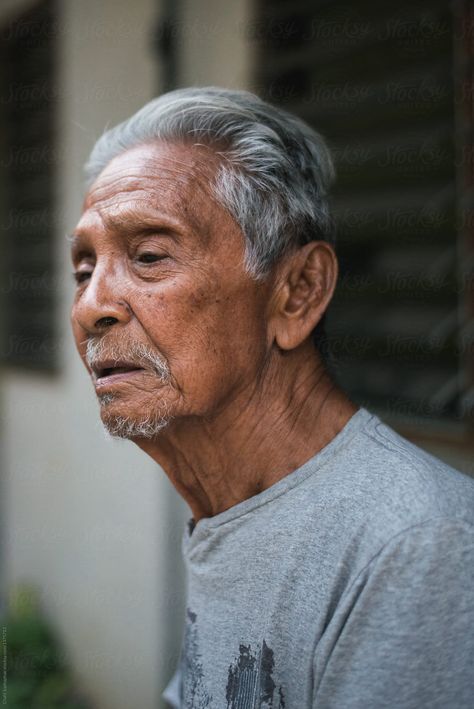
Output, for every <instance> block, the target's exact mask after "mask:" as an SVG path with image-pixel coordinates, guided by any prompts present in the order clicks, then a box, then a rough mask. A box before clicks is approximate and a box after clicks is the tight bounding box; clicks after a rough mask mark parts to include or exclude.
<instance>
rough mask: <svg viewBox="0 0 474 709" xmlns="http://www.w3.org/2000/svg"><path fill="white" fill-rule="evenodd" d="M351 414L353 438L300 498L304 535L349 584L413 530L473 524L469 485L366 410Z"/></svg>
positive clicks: (473, 487) (473, 495)
mask: <svg viewBox="0 0 474 709" xmlns="http://www.w3.org/2000/svg"><path fill="white" fill-rule="evenodd" d="M356 416H357V419H358V421H357V423H356V421H354V422H353V423H352V433H351V436H350V437H347V438H346V440H345V441H344V445H343V446H339V447H338V448H337V450H336V451H335V452H334V454H333V455H331V456H327V457H326V459H325V461H324V465H323V466H321V467H320V468H319V469H316V468H315V471H314V475H312V476H310V477H309V478H308V480H307V484H305V485H304V488H305V489H304V490H302V491H301V494H300V495H299V497H298V500H299V502H300V506H299V511H300V513H301V514H300V517H301V524H302V525H304V529H302V535H304V536H306V537H308V535H309V536H310V539H312V540H313V546H316V547H317V548H320V545H321V544H324V545H325V546H326V547H327V549H328V550H331V549H332V550H333V552H334V555H335V557H337V558H338V559H340V560H343V565H344V566H345V567H346V568H350V569H351V572H350V574H349V575H350V576H351V577H352V578H353V574H354V573H356V572H357V571H359V570H360V569H361V568H363V567H365V566H366V564H367V563H368V562H369V561H370V559H372V558H373V557H375V556H376V555H377V554H378V553H379V552H380V551H381V550H382V549H383V548H384V547H385V546H386V545H387V544H388V543H389V542H390V540H394V539H396V538H397V535H404V534H406V533H407V531H408V530H410V529H413V530H415V528H416V527H417V526H418V525H427V526H426V528H425V527H422V528H421V529H420V533H426V534H429V533H430V532H432V533H433V534H435V533H436V534H437V533H439V532H438V531H437V530H439V528H440V527H439V524H441V521H442V524H450V523H452V524H456V523H457V522H459V523H460V524H462V523H465V524H466V525H467V526H468V528H472V526H474V480H473V479H471V478H469V477H468V476H467V475H464V474H463V473H461V472H459V471H457V470H455V469H454V468H452V467H450V466H448V465H446V464H445V463H443V462H442V461H441V460H439V459H437V458H435V457H434V456H431V455H429V454H428V453H426V452H425V451H423V450H422V449H420V448H419V447H417V446H415V445H413V444H412V443H410V442H409V441H408V440H406V439H405V438H403V437H402V436H400V435H399V434H397V433H396V432H395V431H394V430H393V429H391V428H390V427H389V426H387V425H386V424H384V423H383V422H382V421H381V420H380V419H379V418H378V417H377V416H375V415H372V414H370V413H369V412H367V411H366V410H365V409H363V410H362V411H361V415H358V414H356ZM303 495H304V496H303ZM437 520H438V521H439V524H438V522H437ZM408 536H410V535H408ZM412 536H413V537H415V536H416V533H415V531H414V532H413V535H412ZM328 553H329V551H328ZM341 563H342V562H341Z"/></svg>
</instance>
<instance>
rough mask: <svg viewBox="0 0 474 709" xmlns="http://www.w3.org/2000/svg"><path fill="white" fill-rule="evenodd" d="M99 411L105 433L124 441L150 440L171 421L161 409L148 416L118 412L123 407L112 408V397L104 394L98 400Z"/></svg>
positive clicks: (141, 413)
mask: <svg viewBox="0 0 474 709" xmlns="http://www.w3.org/2000/svg"><path fill="white" fill-rule="evenodd" d="M99 401H100V406H101V411H100V417H101V419H102V423H103V425H104V428H105V429H106V431H107V432H108V433H109V434H110V435H111V436H112V437H113V438H124V439H129V440H133V439H138V438H142V439H143V438H144V439H148V440H150V439H152V438H156V436H158V435H159V434H160V433H161V431H163V430H164V429H165V428H167V426H168V425H169V423H170V422H171V420H172V418H173V417H172V416H171V415H170V414H169V413H168V412H167V411H166V410H165V407H163V408H162V409H161V410H159V411H151V412H149V413H148V414H145V413H144V412H140V413H139V414H136V413H135V412H133V413H132V412H130V411H128V412H125V411H123V410H122V411H120V409H123V408H124V407H121V406H113V403H114V398H113V396H112V395H108V394H104V395H103V397H101V398H100V399H99Z"/></svg>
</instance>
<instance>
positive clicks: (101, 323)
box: [95, 317, 118, 329]
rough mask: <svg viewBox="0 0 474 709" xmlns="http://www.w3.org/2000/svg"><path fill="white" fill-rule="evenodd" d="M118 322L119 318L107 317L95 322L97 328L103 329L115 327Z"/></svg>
mask: <svg viewBox="0 0 474 709" xmlns="http://www.w3.org/2000/svg"><path fill="white" fill-rule="evenodd" d="M117 322H118V320H117V318H112V317H105V318H99V320H96V322H95V327H97V328H99V329H100V328H102V327H110V326H111V325H115V323H117Z"/></svg>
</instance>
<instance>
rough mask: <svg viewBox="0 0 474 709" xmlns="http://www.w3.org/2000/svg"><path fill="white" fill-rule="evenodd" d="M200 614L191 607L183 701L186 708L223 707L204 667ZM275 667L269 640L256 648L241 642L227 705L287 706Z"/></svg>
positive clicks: (249, 708) (250, 708) (242, 708)
mask: <svg viewBox="0 0 474 709" xmlns="http://www.w3.org/2000/svg"><path fill="white" fill-rule="evenodd" d="M196 618H197V616H196V613H193V611H191V610H190V609H189V608H188V610H187V613H186V629H185V636H184V652H183V656H182V659H181V667H182V676H183V685H182V697H181V702H182V704H183V706H185V707H186V709H219V707H218V706H217V704H216V703H215V700H214V698H213V696H212V694H211V693H210V692H209V691H208V684H207V681H206V680H208V679H211V680H212V678H206V676H205V673H204V670H203V666H202V661H201V654H200V652H199V637H198V630H197V623H196ZM273 669H274V661H273V650H272V649H271V648H269V647H268V645H267V644H266V642H265V640H262V643H261V645H260V647H257V648H256V649H254V650H252V647H251V645H250V644H248V645H247V644H245V643H244V642H241V643H240V644H239V648H238V650H237V651H236V652H235V653H234V659H233V661H232V662H231V663H230V665H229V670H228V675H227V685H226V687H225V692H224V694H225V697H226V700H227V705H226V709H285V697H284V693H283V689H282V687H281V686H279V687H277V686H276V684H275V682H274V680H273V677H272V674H273Z"/></svg>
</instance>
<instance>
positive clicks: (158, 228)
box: [66, 212, 189, 251]
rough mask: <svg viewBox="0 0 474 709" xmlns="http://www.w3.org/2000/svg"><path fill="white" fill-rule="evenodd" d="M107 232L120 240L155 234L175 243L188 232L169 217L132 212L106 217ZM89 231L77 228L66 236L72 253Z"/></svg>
mask: <svg viewBox="0 0 474 709" xmlns="http://www.w3.org/2000/svg"><path fill="white" fill-rule="evenodd" d="M104 222H105V227H106V229H107V231H111V232H113V233H114V234H116V235H117V236H118V237H119V238H121V239H126V240H130V239H132V238H134V237H137V236H139V235H141V234H146V233H155V234H157V235H162V236H168V237H170V238H172V239H173V240H174V241H176V240H177V239H178V238H179V237H180V236H186V235H187V233H188V232H189V230H188V229H185V228H184V225H182V224H180V223H179V222H177V221H176V222H174V223H173V220H171V219H170V218H169V217H162V216H158V215H153V216H147V215H144V214H142V213H141V214H139V215H134V214H133V213H132V212H127V213H123V214H121V215H120V216H116V217H114V216H111V215H107V217H106V218H105V219H104ZM88 232H89V229H88V228H87V227H84V228H79V231H73V232H72V233H71V234H68V235H67V236H66V239H67V241H68V242H69V243H70V244H71V249H72V250H73V251H74V250H75V249H77V248H80V247H81V246H82V245H83V242H84V241H85V240H87V238H88Z"/></svg>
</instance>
